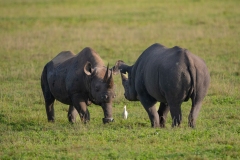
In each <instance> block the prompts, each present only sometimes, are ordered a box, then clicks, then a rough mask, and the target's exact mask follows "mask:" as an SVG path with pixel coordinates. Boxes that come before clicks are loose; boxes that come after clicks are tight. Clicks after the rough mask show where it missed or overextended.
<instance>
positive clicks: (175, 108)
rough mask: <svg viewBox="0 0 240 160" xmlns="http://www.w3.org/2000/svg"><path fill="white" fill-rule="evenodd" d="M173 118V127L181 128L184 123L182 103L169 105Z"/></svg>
mask: <svg viewBox="0 0 240 160" xmlns="http://www.w3.org/2000/svg"><path fill="white" fill-rule="evenodd" d="M169 107H170V113H171V117H172V127H176V126H180V124H181V121H182V111H181V103H172V104H170V103H169Z"/></svg>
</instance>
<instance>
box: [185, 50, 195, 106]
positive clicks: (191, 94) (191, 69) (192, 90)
mask: <svg viewBox="0 0 240 160" xmlns="http://www.w3.org/2000/svg"><path fill="white" fill-rule="evenodd" d="M185 52H186V60H187V68H188V72H189V75H190V78H191V88H190V90H189V92H188V95H187V97H186V99H185V101H188V99H189V98H190V97H191V98H192V100H193V101H194V99H195V97H196V79H197V77H196V75H197V74H196V68H195V66H194V62H193V60H192V59H191V58H190V55H189V51H188V50H185Z"/></svg>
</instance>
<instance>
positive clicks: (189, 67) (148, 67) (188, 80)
mask: <svg viewBox="0 0 240 160" xmlns="http://www.w3.org/2000/svg"><path fill="white" fill-rule="evenodd" d="M113 68H114V72H118V71H120V72H121V76H122V84H123V87H124V89H125V93H124V95H125V98H126V99H128V100H129V101H140V102H141V103H142V105H143V106H144V108H145V110H146V111H147V113H148V115H149V119H150V120H151V125H152V126H153V127H159V126H160V127H165V122H166V118H167V114H168V112H169V110H170V113H171V117H172V126H173V127H174V126H178V125H180V123H181V120H182V113H181V104H182V102H184V101H188V99H189V98H191V100H192V107H191V110H190V114H189V116H188V124H189V126H190V127H195V123H196V119H197V116H198V113H199V110H200V108H201V105H202V101H203V98H204V97H205V96H206V94H207V90H208V87H209V83H210V75H209V72H208V69H207V66H206V64H205V62H204V61H203V60H202V59H201V58H199V57H197V56H196V55H193V54H192V53H190V52H189V51H188V50H186V49H183V48H180V47H177V46H176V47H173V48H166V47H164V46H163V45H161V44H153V45H152V46H150V47H149V48H147V49H146V50H145V51H144V52H143V53H142V54H141V55H140V57H139V58H138V59H137V61H136V63H135V64H134V65H132V66H128V65H126V64H125V63H124V62H123V61H122V60H119V61H117V63H116V65H115V66H114V67H113ZM125 73H127V74H128V78H127V77H126V76H125V75H124V74H125ZM156 102H161V103H160V107H159V109H158V111H157V110H156V107H155V106H154V105H155V104H156Z"/></svg>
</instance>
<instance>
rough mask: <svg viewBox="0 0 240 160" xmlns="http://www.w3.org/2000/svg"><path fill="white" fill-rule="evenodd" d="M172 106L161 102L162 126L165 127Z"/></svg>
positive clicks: (160, 116) (160, 115) (160, 117)
mask: <svg viewBox="0 0 240 160" xmlns="http://www.w3.org/2000/svg"><path fill="white" fill-rule="evenodd" d="M169 110H170V108H169V106H168V104H167V103H163V102H161V103H160V106H159V109H158V114H159V120H160V127H165V123H166V119H167V114H168V112H169Z"/></svg>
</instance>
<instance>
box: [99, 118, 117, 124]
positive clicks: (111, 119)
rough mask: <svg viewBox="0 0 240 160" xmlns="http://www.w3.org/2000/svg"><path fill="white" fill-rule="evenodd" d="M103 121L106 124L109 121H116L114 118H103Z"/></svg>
mask: <svg viewBox="0 0 240 160" xmlns="http://www.w3.org/2000/svg"><path fill="white" fill-rule="evenodd" d="M102 121H103V123H104V124H106V123H109V122H114V119H113V118H103V119H102Z"/></svg>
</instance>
